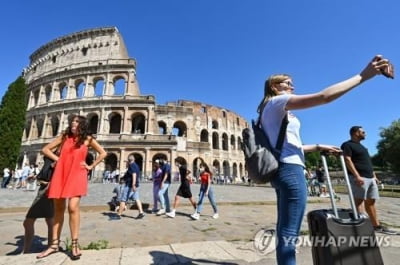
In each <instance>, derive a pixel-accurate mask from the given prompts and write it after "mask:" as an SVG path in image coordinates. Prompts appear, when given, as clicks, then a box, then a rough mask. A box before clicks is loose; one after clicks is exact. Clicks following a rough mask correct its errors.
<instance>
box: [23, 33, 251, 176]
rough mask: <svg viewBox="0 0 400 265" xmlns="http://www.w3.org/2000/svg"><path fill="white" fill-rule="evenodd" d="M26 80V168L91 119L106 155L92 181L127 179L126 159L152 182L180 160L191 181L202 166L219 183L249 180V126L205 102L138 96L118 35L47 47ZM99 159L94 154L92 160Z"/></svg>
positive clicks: (79, 37) (80, 36) (76, 36)
mask: <svg viewBox="0 0 400 265" xmlns="http://www.w3.org/2000/svg"><path fill="white" fill-rule="evenodd" d="M24 78H25V80H26V82H27V84H28V90H27V100H28V108H27V112H26V126H25V130H24V135H23V139H22V148H21V159H20V162H21V163H22V160H23V158H24V159H28V160H29V162H30V163H32V164H34V163H37V164H39V165H41V164H42V163H43V162H42V161H43V157H42V155H41V154H40V149H41V148H42V147H43V145H44V144H46V143H48V142H49V141H51V140H52V139H54V137H56V136H57V135H59V134H60V133H62V131H63V130H64V129H65V128H66V127H67V125H68V124H67V119H68V116H69V115H70V114H73V113H78V114H80V115H83V116H86V117H87V118H88V120H89V124H90V128H91V130H92V132H93V133H95V135H96V137H97V139H98V141H99V142H100V143H101V144H102V146H104V148H105V149H106V151H107V152H108V157H107V158H106V159H105V161H104V162H103V163H101V164H100V165H99V166H97V167H96V169H95V171H94V172H92V173H91V174H92V175H91V177H92V178H93V179H101V178H102V174H103V172H104V171H105V170H114V169H116V168H117V169H119V170H120V171H121V172H123V171H125V167H126V165H125V163H126V160H127V157H128V155H129V154H134V155H135V157H136V161H137V163H138V164H139V166H140V168H141V169H142V172H143V176H144V177H148V176H150V175H151V171H152V162H153V161H154V160H155V159H157V158H164V159H168V160H169V161H173V160H174V159H175V158H177V157H180V158H182V159H184V160H185V161H186V162H187V164H188V168H189V169H191V170H192V172H193V174H194V175H197V174H198V172H197V168H198V165H199V163H200V161H201V160H204V161H206V162H207V163H208V164H209V166H210V168H213V170H214V173H215V176H226V177H227V178H228V177H229V178H231V179H235V178H240V177H242V176H244V175H245V171H244V157H243V152H242V151H241V149H240V144H241V131H242V129H243V128H245V127H247V122H246V121H245V119H243V118H242V117H240V116H239V115H237V114H235V113H234V112H232V111H229V110H226V109H224V108H222V107H217V106H212V105H208V104H205V103H201V102H194V101H188V100H177V101H176V102H169V103H167V104H165V105H159V104H156V101H155V97H154V96H153V95H141V93H140V90H139V84H138V82H137V79H136V61H135V60H134V59H132V58H130V57H129V56H128V52H127V49H126V47H125V44H124V41H123V39H122V36H121V34H120V33H119V32H118V29H117V28H115V27H105V28H96V29H89V30H84V31H80V32H77V33H73V34H70V35H66V36H63V37H60V38H57V39H55V40H53V41H51V42H49V43H47V44H45V45H43V46H42V47H40V48H39V49H38V50H36V51H35V52H34V53H33V54H32V55H31V56H30V64H29V66H27V67H26V68H25V69H24ZM95 155H96V154H95V153H94V152H93V153H92V152H91V153H90V155H89V157H88V160H91V159H94V158H95ZM174 171H176V169H174Z"/></svg>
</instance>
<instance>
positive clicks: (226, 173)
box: [222, 160, 231, 178]
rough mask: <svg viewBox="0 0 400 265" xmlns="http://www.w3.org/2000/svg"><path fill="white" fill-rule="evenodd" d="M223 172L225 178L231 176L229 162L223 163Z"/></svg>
mask: <svg viewBox="0 0 400 265" xmlns="http://www.w3.org/2000/svg"><path fill="white" fill-rule="evenodd" d="M222 170H223V173H224V176H225V178H226V177H230V176H231V169H230V167H229V162H228V161H227V160H224V162H222Z"/></svg>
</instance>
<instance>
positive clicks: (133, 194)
mask: <svg viewBox="0 0 400 265" xmlns="http://www.w3.org/2000/svg"><path fill="white" fill-rule="evenodd" d="M139 176H140V169H139V166H138V165H137V164H136V163H135V156H134V155H129V156H128V170H127V171H126V173H125V175H124V180H125V184H124V187H123V189H122V193H121V197H120V198H119V209H118V216H117V218H118V219H121V215H122V212H123V211H124V210H125V209H126V207H125V206H126V203H127V201H128V200H129V199H133V200H135V202H136V205H137V208H138V210H139V214H138V216H136V219H142V218H143V217H144V213H143V207H142V202H141V201H140V198H139Z"/></svg>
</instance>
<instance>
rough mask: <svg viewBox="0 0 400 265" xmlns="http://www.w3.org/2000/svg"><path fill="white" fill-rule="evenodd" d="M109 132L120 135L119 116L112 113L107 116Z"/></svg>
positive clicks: (120, 120)
mask: <svg viewBox="0 0 400 265" xmlns="http://www.w3.org/2000/svg"><path fill="white" fill-rule="evenodd" d="M109 121H110V131H109V133H121V122H122V119H121V115H120V114H119V113H116V112H113V113H111V114H110V115H109Z"/></svg>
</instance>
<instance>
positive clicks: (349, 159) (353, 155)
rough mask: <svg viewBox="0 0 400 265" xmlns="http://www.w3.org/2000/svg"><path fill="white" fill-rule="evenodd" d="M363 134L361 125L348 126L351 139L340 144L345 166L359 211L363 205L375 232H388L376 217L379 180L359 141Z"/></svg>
mask: <svg viewBox="0 0 400 265" xmlns="http://www.w3.org/2000/svg"><path fill="white" fill-rule="evenodd" d="M365 135H366V133H365V131H364V129H363V128H362V127H361V126H353V127H351V128H350V136H351V139H350V140H348V141H346V142H344V143H343V144H342V146H341V148H342V150H343V156H344V159H345V162H346V168H347V170H348V171H349V173H350V174H349V175H350V176H349V177H350V184H351V188H352V191H353V195H354V201H355V203H356V206H357V210H358V212H359V213H360V212H363V207H362V206H363V205H364V208H365V211H366V212H367V214H368V216H369V218H370V219H371V222H372V225H373V226H374V229H375V231H376V232H384V233H390V230H388V229H387V228H386V227H383V226H382V225H380V223H379V220H378V217H377V213H376V207H375V202H376V200H377V199H379V191H378V185H377V184H378V183H379V180H378V178H377V177H376V174H375V172H374V170H373V167H372V161H371V158H370V155H369V153H368V149H367V148H365V147H364V146H363V145H362V144H361V143H360V142H361V141H362V140H364V139H365Z"/></svg>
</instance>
